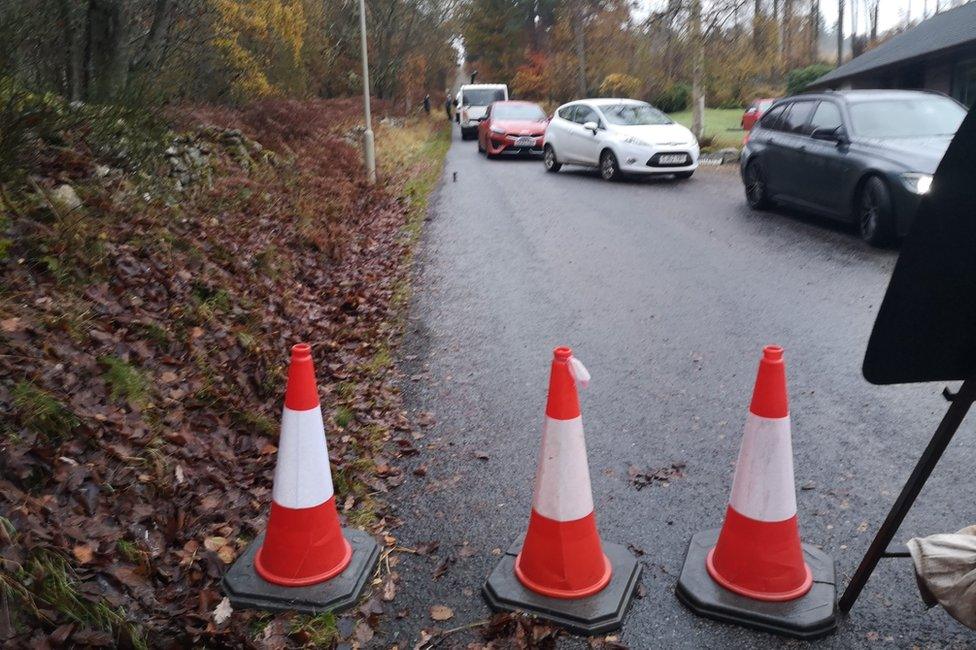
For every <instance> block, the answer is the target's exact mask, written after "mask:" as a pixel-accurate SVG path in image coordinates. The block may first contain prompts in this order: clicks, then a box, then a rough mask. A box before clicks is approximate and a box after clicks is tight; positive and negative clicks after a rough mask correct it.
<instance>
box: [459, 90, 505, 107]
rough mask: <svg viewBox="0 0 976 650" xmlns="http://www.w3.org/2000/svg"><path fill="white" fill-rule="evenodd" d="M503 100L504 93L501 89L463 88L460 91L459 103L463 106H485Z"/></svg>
mask: <svg viewBox="0 0 976 650" xmlns="http://www.w3.org/2000/svg"><path fill="white" fill-rule="evenodd" d="M504 100H505V91H504V90H502V89H501V88H465V89H464V90H463V91H461V103H462V104H464V105H465V106H487V105H488V104H490V103H492V102H500V101H504Z"/></svg>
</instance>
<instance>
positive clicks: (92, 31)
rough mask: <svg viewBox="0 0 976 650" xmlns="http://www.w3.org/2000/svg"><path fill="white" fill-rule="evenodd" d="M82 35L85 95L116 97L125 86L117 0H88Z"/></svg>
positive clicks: (95, 98)
mask: <svg viewBox="0 0 976 650" xmlns="http://www.w3.org/2000/svg"><path fill="white" fill-rule="evenodd" d="M87 22H88V26H87V27H88V28H87V33H86V36H85V99H86V100H87V101H96V102H105V101H111V100H113V99H116V97H117V95H118V94H119V92H120V91H121V89H122V86H124V78H125V66H123V65H122V61H123V47H124V46H123V43H124V42H125V41H124V37H123V31H124V30H123V25H122V7H121V4H120V3H119V2H117V1H116V0H89V2H88V18H87Z"/></svg>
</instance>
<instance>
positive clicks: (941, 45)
mask: <svg viewBox="0 0 976 650" xmlns="http://www.w3.org/2000/svg"><path fill="white" fill-rule="evenodd" d="M968 43H974V44H976V2H970V3H968V4H964V5H962V6H960V7H956V8H955V9H950V10H949V11H945V12H942V13H940V14H936V15H935V16H932V17H931V18H929V19H928V20H924V21H922V22H921V23H919V24H918V25H916V26H915V27H913V28H912V29H910V30H908V31H907V32H903V33H901V34H899V35H897V36H895V37H893V38H891V39H889V40H887V41H885V42H884V43H882V44H881V45H879V46H878V47H876V48H874V49H873V50H869V51H867V52H865V53H864V54H862V55H861V56H859V57H857V58H854V59H851V60H850V61H848V62H847V63H845V64H844V65H842V66H840V67H839V68H837V69H836V70H834V71H833V72H829V73H827V74H826V75H824V76H822V77H820V78H819V79H817V80H816V81H814V82H813V83H812V84H810V88H822V87H824V86H826V85H828V84H830V83H832V82H837V81H841V80H843V79H848V78H850V77H856V76H859V75H861V74H864V73H866V72H871V71H874V70H878V69H880V68H885V67H888V66H891V65H895V64H897V63H902V62H905V61H910V60H912V59H916V58H919V57H922V56H926V55H929V54H934V53H936V52H940V51H942V50H948V49H951V48H954V47H959V46H961V45H966V44H968Z"/></svg>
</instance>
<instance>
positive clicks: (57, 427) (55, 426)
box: [13, 380, 81, 441]
mask: <svg viewBox="0 0 976 650" xmlns="http://www.w3.org/2000/svg"><path fill="white" fill-rule="evenodd" d="M13 406H14V410H15V411H16V414H17V415H18V416H19V418H20V421H21V422H22V423H23V424H24V426H26V427H27V428H28V429H31V430H32V431H34V432H35V433H37V434H38V435H40V436H42V437H43V438H44V439H46V440H48V441H57V440H61V439H63V438H66V437H67V436H68V435H69V434H70V433H71V432H72V430H74V429H75V428H77V427H78V426H80V425H81V420H80V419H78V416H76V415H75V414H74V413H73V412H72V411H71V410H70V409H69V408H68V407H67V406H65V405H64V404H63V403H62V402H60V401H59V400H58V399H57V398H56V397H55V396H54V395H52V394H51V393H49V392H47V391H46V390H44V389H42V388H40V387H38V386H37V385H36V384H34V383H33V382H30V381H27V380H23V381H20V382H18V383H17V385H16V386H14V390H13Z"/></svg>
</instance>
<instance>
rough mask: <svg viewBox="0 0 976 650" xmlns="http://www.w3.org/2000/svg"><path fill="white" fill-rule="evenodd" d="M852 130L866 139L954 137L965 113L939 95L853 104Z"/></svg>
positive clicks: (946, 98)
mask: <svg viewBox="0 0 976 650" xmlns="http://www.w3.org/2000/svg"><path fill="white" fill-rule="evenodd" d="M850 114H851V128H852V129H853V130H854V133H855V134H856V135H859V136H861V137H863V138H908V137H925V136H937V135H954V134H955V133H956V130H957V129H958V128H959V125H960V124H962V120H963V118H964V117H966V110H965V109H964V108H962V107H961V106H960V105H959V104H957V103H956V102H954V101H952V100H951V99H949V98H948V97H939V96H937V95H932V96H926V97H910V98H898V99H875V100H870V101H859V102H851V104H850Z"/></svg>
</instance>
